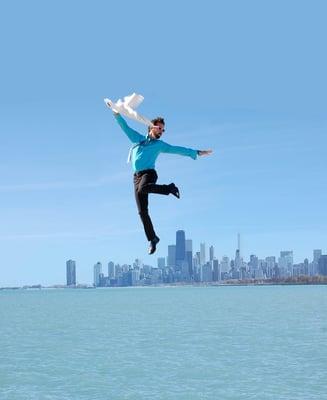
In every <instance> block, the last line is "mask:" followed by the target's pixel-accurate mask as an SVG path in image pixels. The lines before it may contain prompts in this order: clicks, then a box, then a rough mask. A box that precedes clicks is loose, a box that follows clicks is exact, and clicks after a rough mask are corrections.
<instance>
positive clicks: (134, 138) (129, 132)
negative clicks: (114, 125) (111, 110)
mask: <svg viewBox="0 0 327 400" xmlns="http://www.w3.org/2000/svg"><path fill="white" fill-rule="evenodd" d="M114 116H115V118H116V120H117V122H118V124H119V126H120V127H121V129H122V130H123V131H124V132H125V133H126V136H127V137H128V138H129V140H130V141H131V142H132V143H140V142H141V141H142V140H144V139H145V136H143V135H141V134H140V133H138V132H137V131H135V130H134V129H132V128H130V127H129V126H128V125H127V122H126V121H125V120H124V118H123V117H122V116H121V115H120V114H114Z"/></svg>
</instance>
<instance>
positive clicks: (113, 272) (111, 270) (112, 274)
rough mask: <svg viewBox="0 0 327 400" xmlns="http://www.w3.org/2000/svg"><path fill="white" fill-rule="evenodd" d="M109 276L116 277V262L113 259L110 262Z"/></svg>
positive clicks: (110, 277)
mask: <svg viewBox="0 0 327 400" xmlns="http://www.w3.org/2000/svg"><path fill="white" fill-rule="evenodd" d="M108 278H109V279H115V263H114V262H113V261H109V262H108Z"/></svg>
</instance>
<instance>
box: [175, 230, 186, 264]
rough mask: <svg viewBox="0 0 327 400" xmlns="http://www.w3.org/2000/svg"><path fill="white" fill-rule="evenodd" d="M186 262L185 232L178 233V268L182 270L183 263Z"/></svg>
mask: <svg viewBox="0 0 327 400" xmlns="http://www.w3.org/2000/svg"><path fill="white" fill-rule="evenodd" d="M183 261H185V232H184V231H181V230H180V231H177V232H176V267H178V269H181V266H182V263H183Z"/></svg>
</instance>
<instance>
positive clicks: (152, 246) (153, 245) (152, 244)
mask: <svg viewBox="0 0 327 400" xmlns="http://www.w3.org/2000/svg"><path fill="white" fill-rule="evenodd" d="M159 240H160V239H159V238H158V236H155V238H154V239H152V240H150V247H149V254H153V253H154V252H155V251H156V249H157V243H159Z"/></svg>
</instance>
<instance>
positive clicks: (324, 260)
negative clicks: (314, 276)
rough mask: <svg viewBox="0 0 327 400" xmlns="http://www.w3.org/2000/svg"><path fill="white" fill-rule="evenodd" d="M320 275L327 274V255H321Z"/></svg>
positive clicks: (319, 262) (319, 263)
mask: <svg viewBox="0 0 327 400" xmlns="http://www.w3.org/2000/svg"><path fill="white" fill-rule="evenodd" d="M318 273H319V275H324V276H327V255H321V256H320V257H319V261H318Z"/></svg>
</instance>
